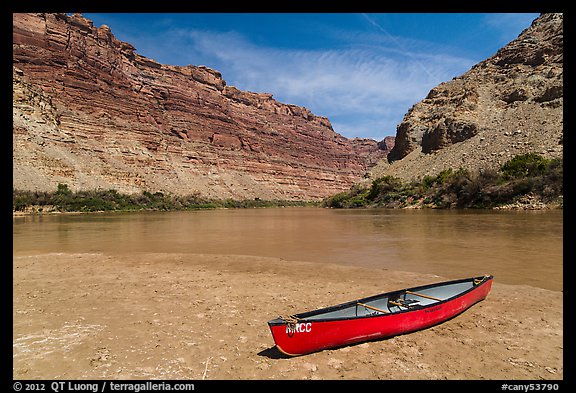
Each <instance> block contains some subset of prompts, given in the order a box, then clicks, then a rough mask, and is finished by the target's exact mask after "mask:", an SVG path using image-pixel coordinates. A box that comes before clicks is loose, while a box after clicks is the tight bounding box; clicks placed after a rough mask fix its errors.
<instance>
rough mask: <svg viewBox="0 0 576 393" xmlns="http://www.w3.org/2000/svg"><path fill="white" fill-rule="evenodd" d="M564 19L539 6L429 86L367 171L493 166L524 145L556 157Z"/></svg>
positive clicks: (412, 174)
mask: <svg viewBox="0 0 576 393" xmlns="http://www.w3.org/2000/svg"><path fill="white" fill-rule="evenodd" d="M562 24H563V15H562V14H543V15H541V16H540V17H538V18H537V19H536V20H534V22H533V23H532V25H531V26H530V27H529V28H527V29H526V30H524V31H523V32H522V33H521V34H520V35H519V37H518V38H517V39H516V40H514V41H512V42H510V43H509V44H508V45H506V46H505V47H503V48H502V49H500V50H499V51H498V52H497V53H496V54H495V55H494V56H492V57H490V58H488V59H487V60H485V61H482V62H481V63H479V64H477V65H475V66H474V67H472V69H471V70H469V71H468V72H466V73H465V74H463V75H462V76H459V77H457V78H454V79H453V80H451V81H449V82H446V83H442V84H440V85H439V86H437V87H435V88H433V89H432V90H431V91H430V92H429V93H428V95H427V97H426V98H425V99H424V100H422V101H421V102H419V103H417V104H416V105H414V106H413V107H412V108H411V109H410V110H409V111H408V113H407V114H406V115H405V117H404V119H403V121H402V123H401V124H400V125H399V126H398V128H397V131H396V141H395V145H394V148H393V149H392V150H391V151H390V154H389V155H388V157H387V158H388V159H387V160H383V161H381V162H380V163H379V164H378V165H377V167H376V168H375V169H374V170H373V172H372V176H373V177H379V176H383V175H393V176H398V177H401V178H405V179H411V178H418V177H422V176H424V175H435V174H437V173H438V172H440V171H441V170H443V169H447V168H453V169H457V168H459V167H464V168H467V169H470V170H477V169H487V168H490V169H497V168H499V167H500V165H502V164H503V163H504V162H506V161H508V160H509V159H510V158H512V157H513V156H516V155H518V154H524V153H528V152H536V153H540V154H542V155H544V156H546V157H561V156H562V154H563V26H562ZM388 162H391V163H392V164H391V165H389V164H388Z"/></svg>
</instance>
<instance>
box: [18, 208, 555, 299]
mask: <svg viewBox="0 0 576 393" xmlns="http://www.w3.org/2000/svg"><path fill="white" fill-rule="evenodd" d="M562 237H563V214H562V211H561V210H554V211H491V210H490V211H489V210H486V211H477V210H428V209H424V210H390V209H382V210H380V209H361V210H332V209H319V208H271V209H238V210H209V211H188V212H161V213H156V212H144V213H95V214H62V215H44V216H22V217H14V218H13V247H14V249H13V251H14V254H15V255H17V254H27V253H45V252H50V253H52V252H54V253H58V252H64V253H93V252H103V253H116V252H121V253H130V252H161V253H166V252H168V253H169V252H174V253H201V254H233V255H256V256H269V257H278V258H283V259H285V260H300V261H310V262H328V263H336V264H345V265H357V266H365V267H371V268H382V269H394V270H405V271H412V272H421V273H432V274H437V275H439V276H442V277H448V278H464V277H469V276H473V275H480V274H484V273H489V274H493V275H494V276H495V280H496V281H497V282H502V283H508V284H524V285H530V286H535V287H540V288H545V289H552V290H557V291H559V290H562V289H563V287H562V273H563V269H562V263H563V254H562V252H563V239H562ZM318 274H321V271H319V273H318Z"/></svg>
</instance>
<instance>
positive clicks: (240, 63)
mask: <svg viewBox="0 0 576 393" xmlns="http://www.w3.org/2000/svg"><path fill="white" fill-rule="evenodd" d="M169 35H170V37H171V39H172V40H177V42H174V43H173V44H172V45H173V46H174V48H179V49H178V50H179V51H180V53H181V60H182V61H183V62H185V61H188V62H189V63H190V64H195V65H198V62H197V61H195V58H198V57H200V56H201V57H202V58H204V59H212V60H213V64H206V65H207V66H209V67H212V68H216V69H217V70H218V71H220V72H222V75H223V78H224V79H225V80H226V82H227V83H228V84H229V85H234V86H236V87H237V88H239V89H242V90H249V91H254V92H267V93H272V94H273V95H274V97H275V98H276V99H277V100H279V101H281V102H285V103H290V104H295V105H300V106H305V107H307V108H309V109H310V110H311V111H312V112H313V113H315V114H317V115H320V116H327V117H328V118H329V119H330V120H331V121H332V123H333V126H334V129H335V130H336V131H337V132H339V133H342V134H343V135H345V136H346V137H350V138H351V137H356V136H367V135H371V137H372V138H375V139H378V140H381V139H383V138H384V136H386V135H395V132H396V126H397V124H398V123H399V122H400V121H401V120H402V117H403V116H404V114H405V113H406V112H407V111H408V109H409V108H410V107H411V106H412V105H413V104H415V103H416V102H418V101H420V100H421V99H423V98H424V97H425V96H426V94H427V93H428V91H429V90H430V89H431V88H433V87H434V86H436V85H437V84H438V83H440V82H443V81H446V80H450V79H451V78H452V77H454V76H456V75H459V74H461V73H463V72H465V71H466V70H467V69H469V68H470V67H471V66H472V65H473V62H472V61H471V60H469V59H464V58H459V57H457V56H453V55H449V54H443V53H441V52H438V51H436V52H434V51H430V50H429V48H428V50H427V51H417V48H415V47H417V43H415V42H413V41H412V42H408V41H407V42H402V41H401V40H400V39H398V38H395V39H394V40H393V41H392V42H391V41H390V37H379V38H380V39H379V40H378V39H377V38H378V37H374V36H371V37H363V36H361V35H358V34H357V35H355V40H354V42H349V43H348V44H347V45H345V46H343V47H339V48H332V49H324V50H303V49H284V48H283V49H278V48H272V47H262V46H257V45H255V44H253V43H251V42H250V41H248V40H247V39H245V38H244V37H242V36H241V35H239V34H237V33H235V32H214V31H202V30H177V31H171V32H169ZM367 43H368V44H367ZM183 48H186V49H185V50H183ZM436 49H437V48H436Z"/></svg>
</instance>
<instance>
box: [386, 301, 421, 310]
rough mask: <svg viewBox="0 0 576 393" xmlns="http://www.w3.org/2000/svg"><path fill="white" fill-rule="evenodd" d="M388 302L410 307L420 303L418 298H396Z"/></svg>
mask: <svg viewBox="0 0 576 393" xmlns="http://www.w3.org/2000/svg"><path fill="white" fill-rule="evenodd" d="M388 303H390V304H392V305H394V306H398V307H404V308H411V307H415V306H418V305H420V300H416V299H396V300H389V301H388Z"/></svg>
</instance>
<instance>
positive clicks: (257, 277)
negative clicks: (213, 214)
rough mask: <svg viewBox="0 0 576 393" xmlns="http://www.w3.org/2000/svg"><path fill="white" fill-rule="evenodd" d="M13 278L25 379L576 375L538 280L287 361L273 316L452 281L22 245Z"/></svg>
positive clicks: (233, 258)
mask: <svg viewBox="0 0 576 393" xmlns="http://www.w3.org/2000/svg"><path fill="white" fill-rule="evenodd" d="M320 271H321V274H319V272H320ZM13 276H14V281H13V293H14V295H13V318H14V324H13V362H14V363H13V364H14V368H13V377H14V378H15V379H38V378H40V379H197V380H198V379H202V378H205V379H219V380H221V379H246V380H258V379H321V380H326V379H330V380H332V379H336V380H338V379H424V380H426V379H471V380H474V379H507V380H511V379H550V380H554V379H562V378H563V306H562V299H563V293H562V292H557V291H551V290H545V289H539V288H534V287H529V286H525V285H509V284H501V283H498V282H497V281H495V283H494V286H493V289H492V292H491V293H490V294H489V295H488V297H487V299H486V300H484V301H482V302H480V303H478V304H476V305H475V306H473V307H472V308H470V309H469V310H467V311H466V312H464V313H463V314H461V315H459V316H457V317H455V318H453V319H452V320H450V321H447V322H445V323H443V324H440V325H437V326H434V327H432V328H428V329H425V330H422V331H418V332H415V333H411V334H407V335H402V336H396V337H392V338H389V339H384V340H379V341H373V342H366V343H363V344H358V345H354V346H348V347H343V348H339V349H334V350H325V351H322V352H317V353H313V354H310V355H306V356H300V357H296V358H285V357H283V356H280V355H279V354H278V351H277V350H275V347H274V341H273V339H272V337H271V334H270V332H269V330H268V326H267V321H268V320H270V319H273V318H276V317H277V316H278V315H283V314H293V313H298V312H303V311H306V310H311V309H316V308H319V307H324V306H329V305H335V304H338V303H342V302H345V301H349V300H352V299H354V298H361V297H364V296H370V295H374V294H377V293H382V292H385V291H389V290H394V289H401V288H405V287H409V286H413V285H419V284H426V283H431V282H438V281H443V280H444V278H443V277H439V276H435V275H431V274H420V273H412V272H402V271H392V270H385V269H372V268H364V267H352V266H343V265H333V264H319V263H314V262H300V261H287V260H282V259H279V258H270V257H254V256H238V255H208V254H168V253H162V254H160V253H140V254H130V255H128V254H106V253H92V254H88V253H76V254H66V253H52V254H30V253H16V254H14V255H13ZM528 297H529V298H531V299H533V301H532V302H531V303H530V304H526V302H525V299H526V298H528ZM534 310H537V311H538V312H537V313H534ZM470 351H473V352H474V354H475V356H474V357H470ZM383 370H386V372H384V371H383Z"/></svg>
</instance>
